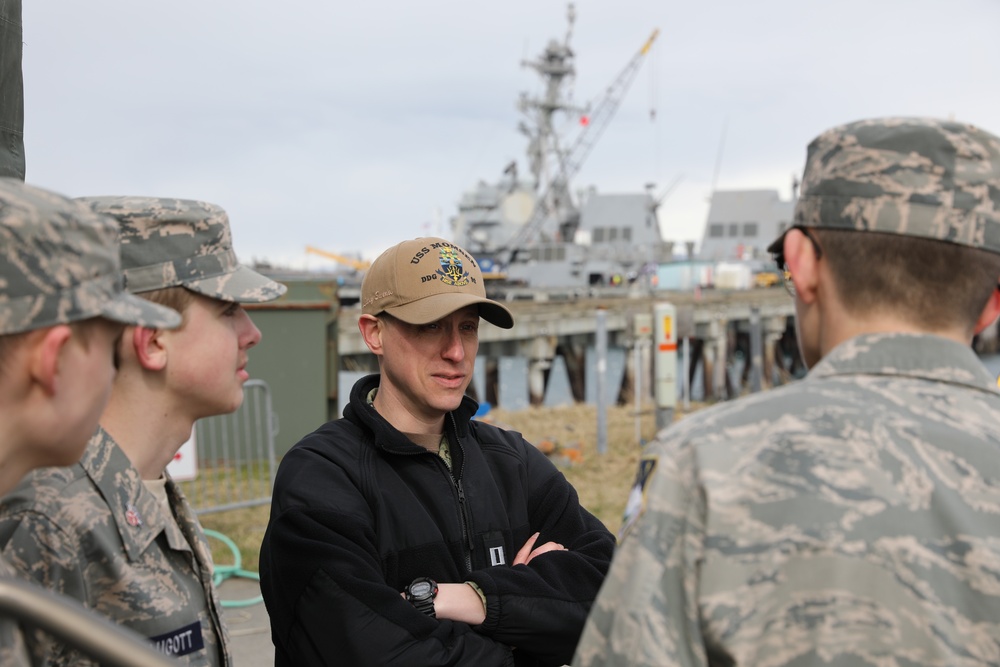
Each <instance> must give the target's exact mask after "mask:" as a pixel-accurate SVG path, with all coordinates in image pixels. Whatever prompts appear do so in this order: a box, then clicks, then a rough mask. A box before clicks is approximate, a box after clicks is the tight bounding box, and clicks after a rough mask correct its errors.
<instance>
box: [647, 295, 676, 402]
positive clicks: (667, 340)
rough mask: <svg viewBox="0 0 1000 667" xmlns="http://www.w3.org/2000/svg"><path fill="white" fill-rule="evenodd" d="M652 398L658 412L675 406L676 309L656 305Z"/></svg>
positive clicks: (671, 306)
mask: <svg viewBox="0 0 1000 667" xmlns="http://www.w3.org/2000/svg"><path fill="white" fill-rule="evenodd" d="M653 326H654V329H655V331H654V336H653V355H654V356H653V359H654V362H653V367H654V369H653V374H654V377H655V380H656V385H655V388H654V398H655V399H656V407H657V409H658V410H670V411H671V412H672V411H673V410H674V408H675V407H676V406H677V308H676V307H675V306H674V305H673V304H670V303H658V304H656V305H655V306H654V308H653Z"/></svg>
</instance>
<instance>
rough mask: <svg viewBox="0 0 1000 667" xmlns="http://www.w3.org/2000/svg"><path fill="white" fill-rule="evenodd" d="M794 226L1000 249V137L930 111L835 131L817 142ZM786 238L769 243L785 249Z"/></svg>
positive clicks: (812, 147)
mask: <svg viewBox="0 0 1000 667" xmlns="http://www.w3.org/2000/svg"><path fill="white" fill-rule="evenodd" d="M794 225H795V226H802V227H826V228H830V229H853V230H858V231H871V232H882V233H886V234H903V235H907V236H921V237H925V238H930V239H939V240H941V241H949V242H951V243H957V244H960V245H966V246H971V247H973V248H982V249H983V250H988V251H990V252H995V253H1000V138H997V137H996V136H994V135H992V134H990V133H989V132H985V131H983V130H981V129H979V128H977V127H975V126H973V125H968V124H965V123H958V122H953V121H941V120H933V119H929V118H883V119H873V120H862V121H858V122H854V123H850V124H847V125H841V126H839V127H835V128H833V129H830V130H827V131H826V132H824V133H823V134H821V135H819V136H818V137H817V138H816V139H814V140H813V141H812V143H811V144H809V150H808V153H807V156H806V167H805V172H804V174H803V177H802V195H801V196H800V198H799V200H798V202H796V205H795V221H794ZM783 238H784V234H782V235H781V236H779V237H778V239H777V240H775V241H774V242H773V243H772V244H771V245H770V246H769V247H768V250H769V251H771V252H776V251H778V250H780V249H781V243H782V240H783Z"/></svg>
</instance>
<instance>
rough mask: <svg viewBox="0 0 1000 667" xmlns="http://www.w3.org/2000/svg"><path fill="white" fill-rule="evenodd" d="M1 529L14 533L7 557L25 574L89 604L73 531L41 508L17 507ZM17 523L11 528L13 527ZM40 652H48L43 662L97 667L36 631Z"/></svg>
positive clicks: (53, 664)
mask: <svg viewBox="0 0 1000 667" xmlns="http://www.w3.org/2000/svg"><path fill="white" fill-rule="evenodd" d="M2 523H3V524H6V525H4V526H3V527H2V528H0V532H3V533H4V534H8V533H9V535H10V538H9V539H8V541H7V544H6V546H5V547H4V549H3V557H4V559H6V560H7V562H8V563H10V565H12V566H13V567H14V568H15V569H16V570H17V571H18V573H20V574H21V575H22V576H27V577H29V578H31V579H34V580H35V581H37V582H38V583H39V584H41V585H42V586H44V587H45V588H47V589H49V590H52V591H56V592H57V593H62V594H63V595H67V596H69V597H71V598H74V599H76V600H79V601H80V602H81V603H83V604H87V600H88V595H87V583H86V579H85V577H84V575H83V572H82V571H81V569H80V561H81V558H80V544H79V540H78V539H77V536H76V534H75V533H74V532H73V531H67V530H65V529H63V527H61V526H60V525H59V524H57V523H56V522H54V521H52V520H51V519H50V518H49V517H47V516H46V515H44V514H41V513H39V512H34V511H31V510H23V511H17V512H13V513H10V514H6V515H4V517H3V519H2ZM11 526H13V528H12V529H11V528H10V527H11ZM36 637H37V639H36V641H37V644H38V645H37V646H36V647H35V648H34V650H35V651H36V652H40V653H42V654H44V656H45V659H44V661H43V663H42V664H45V665H51V666H52V667H62V666H66V667H68V666H69V665H73V667H97V663H96V662H92V661H91V660H89V659H88V658H86V657H85V656H84V655H82V654H81V653H79V652H77V651H72V650H69V649H68V648H67V647H66V646H65V645H63V644H59V643H56V642H54V641H52V639H51V638H50V637H49V636H48V635H45V634H42V633H36Z"/></svg>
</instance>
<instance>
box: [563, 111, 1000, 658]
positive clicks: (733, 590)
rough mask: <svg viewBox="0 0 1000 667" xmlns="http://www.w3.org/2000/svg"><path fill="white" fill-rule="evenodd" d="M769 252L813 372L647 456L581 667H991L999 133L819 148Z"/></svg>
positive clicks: (883, 124)
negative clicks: (987, 351)
mask: <svg viewBox="0 0 1000 667" xmlns="http://www.w3.org/2000/svg"><path fill="white" fill-rule="evenodd" d="M770 250H771V252H773V253H774V254H775V256H776V259H777V260H778V263H779V265H780V268H781V269H782V271H783V272H785V273H784V274H783V275H785V277H786V283H787V287H788V288H789V291H790V292H791V293H792V294H793V298H794V299H795V311H796V329H797V337H798V341H799V348H800V350H801V352H802V356H803V358H804V361H805V362H806V364H807V365H808V366H809V367H810V368H811V370H810V372H809V374H808V375H807V376H806V377H805V379H803V380H801V381H799V382H796V383H794V384H791V385H788V386H785V387H782V388H780V389H774V390H771V391H768V392H765V393H761V394H756V395H753V396H750V397H747V398H744V399H741V400H738V401H734V402H732V403H727V404H724V405H721V406H717V407H714V408H710V409H707V410H704V411H701V412H699V413H697V414H695V415H693V416H690V417H688V418H686V419H684V420H683V421H681V422H679V423H677V424H675V425H673V426H671V427H669V428H667V429H666V430H664V431H662V432H661V433H660V434H659V435H658V436H657V438H656V440H655V441H654V442H653V443H651V444H650V445H649V446H648V447H647V449H646V450H645V452H644V454H643V456H642V461H641V464H640V476H639V477H638V478H637V482H636V485H635V488H634V489H633V495H634V498H635V501H634V502H633V503H631V504H630V508H629V514H628V515H627V516H626V520H625V522H624V535H623V538H622V540H621V542H620V546H619V549H618V551H617V553H616V555H615V559H614V562H613V564H612V567H611V572H610V573H609V575H608V579H607V581H606V582H605V585H604V587H603V589H602V590H601V594H600V596H599V597H598V599H597V601H596V603H595V605H594V609H593V611H592V613H591V616H590V618H589V619H588V622H587V627H586V629H585V631H584V635H583V638H582V639H581V642H580V645H579V647H578V651H577V654H576V657H575V659H574V662H573V664H574V665H576V666H577V667H592V666H595V665H657V666H659V665H727V666H729V665H762V664H766V665H771V666H774V667H782V666H786V665H787V666H791V665H797V666H804V665H844V666H846V665H852V666H853V665H857V666H859V667H860V666H861V665H904V664H905V665H908V666H912V667H916V666H927V667H930V666H931V665H964V666H971V665H997V664H1000V540H998V538H997V535H998V527H1000V427H998V425H1000V392H998V390H997V386H996V382H995V380H994V379H993V377H991V374H990V373H989V372H988V371H987V370H986V368H985V367H984V365H983V364H982V362H981V361H980V360H979V359H978V357H977V356H976V354H975V353H974V351H973V349H972V347H971V345H970V344H971V341H972V338H973V336H974V335H975V334H976V333H977V332H980V331H983V330H984V329H985V328H986V327H988V326H990V325H991V323H993V322H994V321H995V320H996V318H997V315H998V314H1000V289H998V279H1000V138H998V137H996V136H994V135H993V134H990V133H988V132H985V131H983V130H982V129H979V128H977V127H974V126H972V125H967V124H963V123H958V122H951V121H938V120H930V119H922V118H888V119H875V120H864V121H859V122H854V123H850V124H847V125H843V126H840V127H835V128H833V129H831V130H829V131H827V132H824V133H823V134H821V135H820V136H819V137H818V138H816V139H815V140H814V141H813V142H812V143H811V144H810V146H809V150H808V156H807V160H806V166H805V173H804V176H803V180H802V195H801V197H800V198H799V200H798V202H797V203H796V208H795V221H794V225H793V226H792V227H791V228H790V229H789V230H787V231H786V232H785V233H784V234H782V235H781V237H779V238H778V239H777V240H776V241H775V242H774V243H773V244H772V245H771V247H770Z"/></svg>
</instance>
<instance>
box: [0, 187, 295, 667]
mask: <svg viewBox="0 0 1000 667" xmlns="http://www.w3.org/2000/svg"><path fill="white" fill-rule="evenodd" d="M83 202H84V203H85V204H86V205H87V206H89V207H90V208H91V209H93V210H94V211H96V212H99V213H101V214H104V215H109V216H112V217H114V218H116V219H117V220H118V221H119V222H120V223H121V243H122V246H121V255H122V264H123V268H124V273H125V285H126V287H127V288H128V289H129V290H130V291H131V292H133V293H136V294H139V295H141V296H142V297H144V299H143V302H144V303H159V304H162V305H167V306H170V307H171V308H174V309H175V310H177V311H178V312H180V313H181V315H182V317H183V322H182V324H181V326H180V327H179V328H177V329H176V330H174V331H167V330H165V329H162V328H158V327H155V326H154V327H149V326H135V327H127V328H126V329H125V331H124V333H123V334H122V336H121V340H120V342H119V344H118V346H117V349H116V354H117V359H118V374H117V377H116V378H115V381H114V386H113V389H112V391H111V399H110V402H109V403H108V407H107V409H106V410H105V411H104V413H103V414H102V415H101V418H100V428H98V429H97V432H96V433H95V434H93V437H92V438H91V439H90V442H89V444H88V445H87V449H86V452H85V453H84V455H83V459H82V460H81V461H80V463H79V464H77V465H73V466H70V467H65V468H46V469H43V470H38V471H35V472H34V473H33V474H31V475H30V476H28V477H27V478H26V479H25V480H24V481H23V482H22V483H21V484H20V485H19V486H18V487H17V489H16V490H15V491H14V492H13V493H11V494H10V495H8V496H7V497H6V498H4V500H3V502H2V504H0V546H2V547H3V554H4V556H6V557H7V558H8V559H9V560H10V562H11V563H12V564H13V565H14V566H15V567H17V568H18V569H19V570H20V571H21V572H22V573H23V574H25V575H27V576H30V577H33V578H35V579H37V580H38V581H39V582H41V583H42V584H43V585H45V586H46V587H48V588H51V589H54V590H58V591H60V592H62V593H65V594H67V595H70V596H72V597H74V598H76V599H78V600H80V601H81V602H83V603H84V604H85V605H86V606H88V607H90V608H92V609H95V610H97V611H98V612H100V613H102V614H104V615H105V616H107V617H109V618H111V619H113V620H114V621H115V622H117V623H118V624H120V625H123V626H126V627H128V628H131V629H132V630H135V631H136V632H138V633H140V634H142V635H144V636H146V637H147V638H149V640H150V642H152V644H153V645H154V646H156V647H158V648H159V649H160V650H161V651H163V652H164V653H166V654H168V655H170V656H173V657H176V658H178V660H179V662H180V664H184V665H199V666H201V665H213V666H214V665H226V666H229V665H232V657H231V655H230V652H229V646H228V639H227V635H226V630H225V627H224V625H223V621H222V610H221V607H220V605H219V600H218V597H217V595H216V592H215V590H214V588H213V585H212V575H213V572H212V559H211V554H210V553H209V549H208V545H207V544H206V541H205V535H204V532H203V531H202V528H201V525H200V524H199V523H198V519H197V518H196V516H195V513H194V510H193V509H192V508H191V506H190V505H189V504H188V502H187V500H186V499H185V497H184V494H183V493H182V491H181V489H180V487H179V486H178V485H177V484H176V483H174V481H173V480H171V479H170V476H169V474H167V473H166V467H167V464H168V463H170V461H171V460H172V459H173V457H174V455H175V454H176V453H177V451H178V449H180V447H181V445H183V444H184V442H185V441H186V440H188V438H189V437H190V435H191V430H192V427H193V425H194V422H195V420H197V419H200V418H202V417H208V416H211V415H218V414H225V413H228V412H232V411H234V410H236V409H237V408H238V407H239V406H240V403H241V402H242V400H243V383H244V382H245V381H246V380H247V378H248V374H247V370H246V367H247V361H248V351H249V350H250V348H252V347H253V346H254V345H256V344H257V343H258V342H259V341H260V337H261V336H260V331H259V330H258V329H257V327H255V326H254V324H253V322H252V321H251V320H250V318H249V316H248V315H247V313H246V311H245V310H244V309H243V307H242V306H241V304H243V303H258V302H262V301H269V300H271V299H275V298H277V297H278V296H280V295H281V294H282V293H283V292H284V291H285V287H284V286H283V285H280V284H278V283H275V282H274V281H272V280H270V279H269V278H267V277H265V276H263V275H260V274H258V273H257V272H255V271H253V270H251V269H249V268H247V267H245V266H243V265H241V264H239V263H238V262H237V260H236V256H235V254H234V252H233V247H232V236H231V232H230V229H229V220H228V217H227V215H226V213H225V211H224V210H222V209H221V208H220V207H218V206H216V205H214V204H208V203H205V202H198V201H190V200H183V199H162V198H155V197H95V198H86V199H84V200H83ZM69 462H70V461H65V462H64V463H69ZM43 648H44V651H45V654H46V655H47V659H48V660H49V661H50V662H49V664H55V665H90V664H92V663H90V662H88V661H87V660H86V659H85V658H84V657H83V656H81V655H79V654H78V653H77V652H75V651H73V650H71V649H70V648H69V647H68V646H67V645H65V644H62V643H61V642H58V641H56V640H54V639H53V640H51V641H48V642H46V643H45V645H44V647H43Z"/></svg>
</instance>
